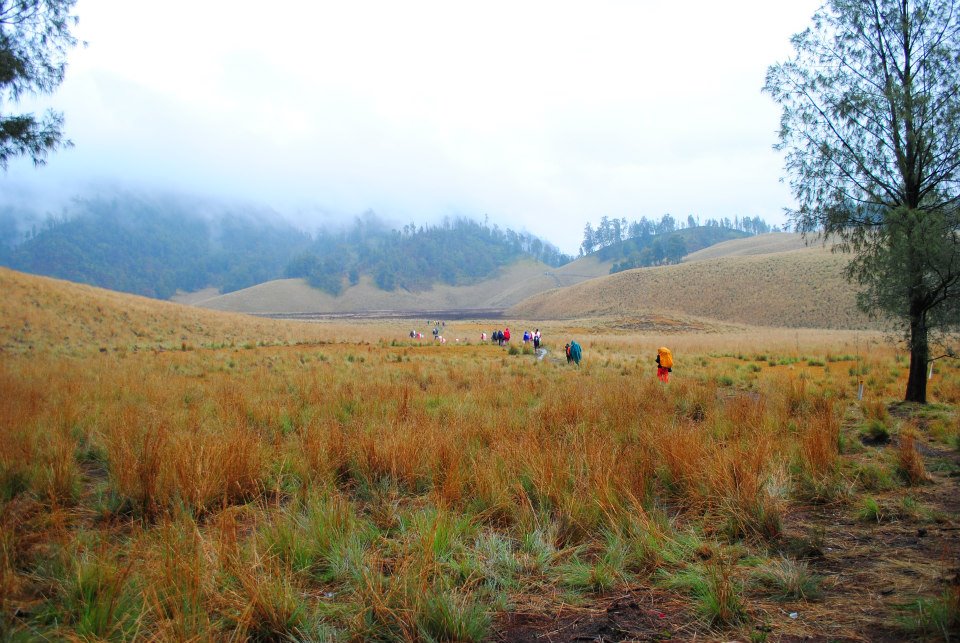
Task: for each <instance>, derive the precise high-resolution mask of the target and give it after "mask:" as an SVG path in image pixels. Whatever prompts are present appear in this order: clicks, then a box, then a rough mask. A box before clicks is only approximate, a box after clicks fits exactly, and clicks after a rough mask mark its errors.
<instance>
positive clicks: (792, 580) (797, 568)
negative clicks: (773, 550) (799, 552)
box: [753, 557, 820, 600]
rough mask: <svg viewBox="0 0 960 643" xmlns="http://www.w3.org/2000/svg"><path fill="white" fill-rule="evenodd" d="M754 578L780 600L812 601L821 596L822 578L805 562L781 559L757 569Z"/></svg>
mask: <svg viewBox="0 0 960 643" xmlns="http://www.w3.org/2000/svg"><path fill="white" fill-rule="evenodd" d="M753 578H754V579H755V580H756V581H757V582H758V583H759V584H760V585H762V586H764V587H767V588H769V589H770V590H772V592H773V594H774V596H775V597H776V598H778V599H780V600H789V599H811V598H816V597H817V596H819V595H820V578H819V577H818V576H817V575H816V574H814V573H812V572H811V571H810V569H809V567H808V565H807V563H805V562H803V561H796V560H793V559H790V558H785V557H781V558H779V559H777V560H773V561H771V562H770V563H768V564H767V565H765V566H763V567H761V568H760V569H757V570H756V571H755V572H754V574H753Z"/></svg>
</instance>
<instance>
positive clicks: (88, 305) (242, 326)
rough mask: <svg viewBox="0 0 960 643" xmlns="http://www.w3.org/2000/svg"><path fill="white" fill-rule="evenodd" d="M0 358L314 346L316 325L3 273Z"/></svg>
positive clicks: (0, 279) (0, 281)
mask: <svg viewBox="0 0 960 643" xmlns="http://www.w3.org/2000/svg"><path fill="white" fill-rule="evenodd" d="M0 292H3V298H4V301H3V306H0V355H2V354H3V353H5V352H12V353H22V352H37V351H47V350H49V351H55V352H57V353H62V354H66V355H69V354H79V353H89V352H91V351H94V352H95V351H97V350H111V351H113V350H140V349H158V348H159V349H174V350H178V349H181V348H184V347H185V346H186V347H198V346H203V345H209V344H224V343H226V344H236V345H238V346H240V345H243V344H245V343H254V344H255V343H257V342H259V341H262V340H263V338H266V337H268V338H271V340H272V341H275V342H281V343H283V342H296V341H316V340H317V339H322V338H324V334H325V333H328V332H329V331H328V330H327V329H323V328H320V327H319V326H317V325H316V324H302V323H294V322H282V321H275V320H272V319H256V318H253V317H249V316H245V315H234V314H228V313H222V312H218V311H212V310H202V309H198V308H193V307H190V306H184V305H180V304H174V303H170V302H165V301H159V300H156V299H149V298H146V297H140V296H138V295H129V294H126V293H119V292H115V291H112V290H105V289H103V288H96V287H94V286H86V285H82V284H75V283H71V282H69V281H61V280H59V279H52V278H50V277H38V276H36V275H28V274H25V273H21V272H17V271H15V270H9V269H7V268H0Z"/></svg>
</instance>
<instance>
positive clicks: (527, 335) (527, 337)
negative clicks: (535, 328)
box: [523, 330, 531, 344]
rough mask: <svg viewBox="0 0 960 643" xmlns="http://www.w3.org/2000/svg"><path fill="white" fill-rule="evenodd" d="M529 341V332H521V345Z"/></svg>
mask: <svg viewBox="0 0 960 643" xmlns="http://www.w3.org/2000/svg"><path fill="white" fill-rule="evenodd" d="M530 339H531V337H530V331H529V330H525V331H523V343H524V344H526V343H527V342H529V341H530Z"/></svg>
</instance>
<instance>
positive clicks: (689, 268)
mask: <svg viewBox="0 0 960 643" xmlns="http://www.w3.org/2000/svg"><path fill="white" fill-rule="evenodd" d="M847 261H848V257H844V256H842V255H834V254H831V253H830V252H828V251H826V250H823V249H820V248H811V249H805V250H794V251H791V252H781V253H776V254H763V255H751V256H729V257H722V258H719V259H705V260H702V261H696V262H691V263H683V264H679V265H674V266H661V267H657V268H641V269H637V270H629V271H626V272H622V273H617V274H614V275H610V276H608V277H603V278H600V279H593V280H590V281H587V282H584V283H581V284H578V285H575V286H571V287H569V288H563V289H556V290H552V291H549V292H545V293H542V294H540V295H535V296H533V297H530V298H529V299H526V300H524V301H523V302H520V303H519V304H517V305H516V306H513V307H512V308H510V310H509V314H510V315H512V316H516V317H520V318H524V319H564V318H577V317H596V316H604V315H639V314H650V313H655V312H664V313H681V314H687V315H696V316H698V317H705V318H709V319H716V320H720V321H726V322H736V323H746V324H756V325H762V326H782V327H791V328H792V327H808V328H865V327H873V326H875V324H873V323H871V321H870V320H869V319H868V318H867V316H866V315H864V314H863V313H861V312H859V311H858V310H857V307H856V294H855V290H854V288H853V287H852V286H851V285H850V284H849V283H847V281H846V280H845V279H844V277H843V267H844V265H846V262H847Z"/></svg>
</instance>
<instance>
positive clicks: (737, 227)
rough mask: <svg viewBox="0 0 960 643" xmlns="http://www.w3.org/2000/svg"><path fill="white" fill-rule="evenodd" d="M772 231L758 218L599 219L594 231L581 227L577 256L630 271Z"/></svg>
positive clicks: (673, 261)
mask: <svg viewBox="0 0 960 643" xmlns="http://www.w3.org/2000/svg"><path fill="white" fill-rule="evenodd" d="M771 229H772V227H771V226H770V225H769V224H768V223H767V222H765V221H764V220H763V219H761V218H760V217H744V218H742V219H741V218H740V217H734V219H733V220H732V221H731V220H730V219H729V218H724V219H706V220H705V221H703V223H701V222H700V219H699V218H695V217H693V215H691V216H689V217H687V220H686V221H677V220H676V219H674V218H673V217H672V216H671V215H669V214H665V215H663V217H661V218H660V220H659V221H655V220H651V219H647V218H646V217H640V219H639V220H638V221H632V222H627V220H626V219H616V218H614V219H611V218H609V217H601V219H600V223H599V224H598V225H597V227H596V229H594V227H593V224H592V223H589V222H588V223H587V225H586V226H585V227H584V230H583V242H582V243H581V244H580V253H581V254H587V255H589V254H593V255H595V256H596V257H597V258H598V259H599V260H600V261H606V262H613V265H612V266H611V267H610V274H613V273H617V272H622V271H624V270H630V269H631V268H646V267H649V266H662V265H667V264H677V263H680V262H681V261H683V260H684V257H685V256H686V255H688V254H690V253H692V252H697V251H698V250H702V249H703V248H709V247H710V246H712V245H714V244H717V243H721V242H724V241H729V240H731V239H740V238H743V237H748V236H752V235H756V234H765V233H768V232H770V231H771Z"/></svg>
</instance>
